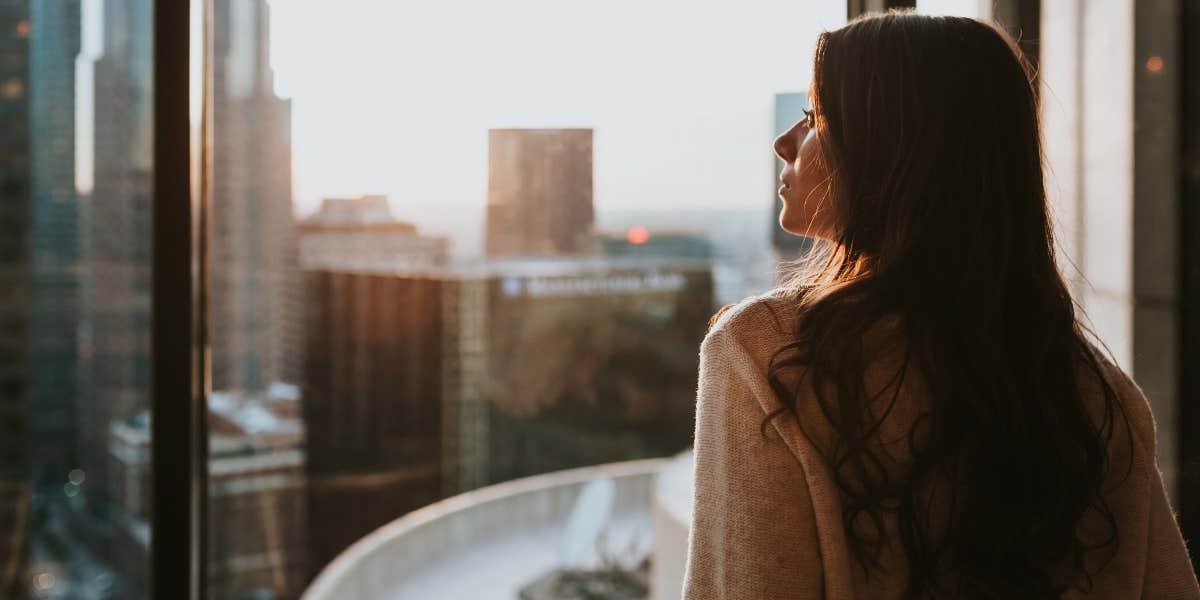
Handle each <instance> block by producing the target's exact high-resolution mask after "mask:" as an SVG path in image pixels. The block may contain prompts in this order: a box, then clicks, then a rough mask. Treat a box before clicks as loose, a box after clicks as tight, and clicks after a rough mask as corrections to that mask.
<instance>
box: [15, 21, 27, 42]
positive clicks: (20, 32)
mask: <svg viewBox="0 0 1200 600" xmlns="http://www.w3.org/2000/svg"><path fill="white" fill-rule="evenodd" d="M17 37H19V38H27V37H29V21H25V20H21V21H17Z"/></svg>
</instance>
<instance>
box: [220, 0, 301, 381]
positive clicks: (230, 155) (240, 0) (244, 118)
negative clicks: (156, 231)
mask: <svg viewBox="0 0 1200 600" xmlns="http://www.w3.org/2000/svg"><path fill="white" fill-rule="evenodd" d="M213 18H214V23H213V36H214V38H213V53H214V64H215V65H216V68H214V69H213V107H212V108H213V113H212V114H213V145H214V147H213V166H212V181H213V186H214V187H213V197H212V212H211V222H212V230H211V238H210V239H211V243H210V245H209V251H210V253H211V260H210V263H209V282H210V290H211V295H210V298H211V312H210V324H211V331H212V348H213V353H212V357H213V360H212V384H213V389H215V390H242V391H260V390H263V389H265V388H266V387H267V386H269V385H270V384H271V383H273V382H276V381H295V380H296V377H297V375H298V373H297V365H296V360H298V357H296V356H295V355H294V354H293V349H295V348H298V347H299V343H300V340H299V330H298V326H299V321H298V319H297V318H295V317H296V311H297V310H299V301H298V298H297V296H296V293H297V291H298V285H299V281H298V279H297V278H298V276H299V273H298V265H297V261H298V256H297V252H298V251H297V246H296V231H295V225H294V222H293V217H292V148H291V118H292V114H291V101H289V100H284V99H280V98H279V97H277V96H276V95H275V90H274V75H273V72H272V70H271V65H270V51H269V49H270V12H269V8H268V5H267V2H266V1H265V0H217V1H216V2H214V4H213Z"/></svg>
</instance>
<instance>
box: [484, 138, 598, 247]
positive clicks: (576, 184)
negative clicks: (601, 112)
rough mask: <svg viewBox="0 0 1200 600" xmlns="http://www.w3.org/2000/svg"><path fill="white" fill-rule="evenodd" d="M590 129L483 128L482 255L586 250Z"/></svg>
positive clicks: (589, 244)
mask: <svg viewBox="0 0 1200 600" xmlns="http://www.w3.org/2000/svg"><path fill="white" fill-rule="evenodd" d="M593 223H594V215H593V208H592V130H591V129H492V130H490V131H489V132H488V199H487V241H486V244H487V255H488V256H489V257H500V256H547V255H560V254H577V255H578V254H587V253H588V252H590V251H591V250H592V227H593Z"/></svg>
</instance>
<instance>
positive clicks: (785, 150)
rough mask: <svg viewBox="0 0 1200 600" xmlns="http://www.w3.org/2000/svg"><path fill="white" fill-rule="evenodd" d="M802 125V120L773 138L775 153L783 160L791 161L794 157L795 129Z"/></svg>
mask: <svg viewBox="0 0 1200 600" xmlns="http://www.w3.org/2000/svg"><path fill="white" fill-rule="evenodd" d="M803 126H804V122H803V121H801V122H799V123H796V124H795V125H793V126H792V128H791V129H788V130H787V131H785V132H783V134H782V135H780V136H779V137H777V138H775V155H776V156H778V157H779V158H780V160H782V161H783V162H792V161H793V160H795V159H796V140H797V136H796V130H797V129H800V128H802V127H803Z"/></svg>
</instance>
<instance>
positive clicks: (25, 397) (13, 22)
mask: <svg viewBox="0 0 1200 600" xmlns="http://www.w3.org/2000/svg"><path fill="white" fill-rule="evenodd" d="M29 28H30V24H29V2H28V0H0V31H3V32H4V33H3V34H2V35H0V231H2V232H4V233H3V235H0V596H6V597H7V596H9V595H16V585H17V583H18V582H17V577H16V576H17V575H18V574H20V573H21V572H22V570H21V564H22V561H23V552H22V545H23V544H22V541H21V540H22V536H23V535H24V523H25V520H26V518H27V516H28V513H29V502H30V490H29V486H28V479H29V471H28V467H29V460H30V458H31V455H30V452H29V435H30V428H29V421H28V417H29V413H28V410H27V407H28V405H29V399H30V383H31V382H30V377H29V375H28V372H27V363H26V359H27V356H28V352H29V328H28V323H29V312H30V311H31V309H32V303H31V302H30V298H29V273H30V252H29V238H28V237H27V236H28V235H29V234H28V227H27V225H26V224H27V223H28V220H29V217H30V212H31V211H30V210H29V202H28V198H29V189H30V187H31V186H30V156H29V154H30V150H29V124H28V117H27V115H28V112H29V99H28V98H29V96H28V87H29Z"/></svg>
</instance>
